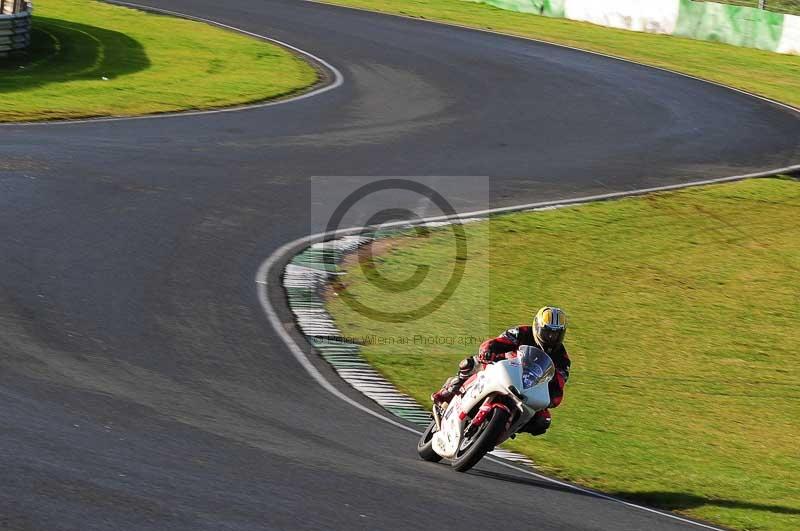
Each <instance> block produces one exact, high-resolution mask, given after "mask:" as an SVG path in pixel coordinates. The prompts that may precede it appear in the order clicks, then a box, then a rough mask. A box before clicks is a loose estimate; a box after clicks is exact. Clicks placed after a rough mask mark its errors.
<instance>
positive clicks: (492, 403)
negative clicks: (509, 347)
mask: <svg viewBox="0 0 800 531" xmlns="http://www.w3.org/2000/svg"><path fill="white" fill-rule="evenodd" d="M554 375H555V365H554V364H553V360H551V359H550V356H548V355H547V354H546V353H545V352H544V351H543V350H541V349H538V348H536V347H532V346H528V345H523V346H521V347H520V348H519V349H518V350H517V351H516V352H515V353H511V354H510V355H507V359H505V360H501V361H498V362H495V363H492V364H491V365H488V366H487V367H486V368H485V369H484V370H482V371H480V372H479V373H477V374H475V375H473V376H472V377H470V379H469V380H467V381H466V382H464V384H463V385H462V386H461V389H460V392H459V393H457V395H456V396H455V397H454V398H453V399H452V400H451V401H450V403H449V404H447V405H446V407H444V409H442V408H441V407H440V406H437V405H436V404H434V406H433V418H432V420H431V423H430V424H429V425H428V428H427V429H426V430H425V432H424V433H423V434H422V437H421V438H420V440H419V443H417V452H418V453H419V456H420V457H421V458H422V459H424V460H426V461H432V462H438V461H441V460H442V459H449V460H450V463H451V465H452V466H453V468H454V469H456V470H457V471H459V472H466V471H467V470H469V469H470V468H472V467H473V466H475V465H476V464H477V463H478V461H480V460H481V459H482V458H483V456H484V455H486V454H487V453H488V452H490V451H492V450H493V449H494V447H495V446H497V445H499V444H500V443H502V442H503V441H505V440H506V439H508V438H512V437H514V436H516V434H517V432H518V431H519V429H520V428H522V427H523V426H525V424H527V423H528V421H530V420H531V418H533V416H534V415H535V414H536V412H537V411H540V410H542V409H545V408H546V407H548V406H549V405H550V390H549V386H548V384H549V383H550V380H552V379H553V376H554Z"/></svg>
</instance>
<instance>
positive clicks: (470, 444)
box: [451, 408, 509, 472]
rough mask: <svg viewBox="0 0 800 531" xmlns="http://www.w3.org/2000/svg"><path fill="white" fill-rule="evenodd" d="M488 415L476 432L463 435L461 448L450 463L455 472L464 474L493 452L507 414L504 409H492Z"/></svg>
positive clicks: (503, 428) (503, 427)
mask: <svg viewBox="0 0 800 531" xmlns="http://www.w3.org/2000/svg"><path fill="white" fill-rule="evenodd" d="M489 415H490V417H489V418H487V419H486V420H485V421H484V422H483V424H481V425H480V426H479V427H478V428H477V430H476V431H474V432H473V433H472V434H470V433H469V432H467V433H465V434H464V440H463V441H462V443H461V447H460V448H459V449H458V452H456V455H455V457H454V458H453V460H452V462H451V464H452V465H453V468H454V469H456V471H458V472H466V471H467V470H469V469H470V468H472V467H473V466H475V465H476V464H477V463H478V461H480V460H481V459H483V456H484V455H486V454H487V453H489V452H491V451H492V450H494V447H495V444H497V441H498V440H499V439H500V436H501V435H502V434H503V432H504V431H505V429H506V423H507V422H508V417H509V413H508V411H506V410H504V409H500V408H494V409H493V410H492V412H491V413H489Z"/></svg>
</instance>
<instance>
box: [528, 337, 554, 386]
mask: <svg viewBox="0 0 800 531" xmlns="http://www.w3.org/2000/svg"><path fill="white" fill-rule="evenodd" d="M519 357H520V358H521V360H522V386H523V388H524V389H530V388H532V387H536V386H537V385H540V384H542V383H547V382H549V381H550V380H552V379H553V376H555V373H556V367H555V365H554V364H553V360H551V359H550V356H548V355H547V354H546V353H545V352H544V351H543V350H541V349H538V348H536V347H531V346H528V345H525V346H523V347H520V349H519Z"/></svg>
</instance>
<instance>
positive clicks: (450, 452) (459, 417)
mask: <svg viewBox="0 0 800 531" xmlns="http://www.w3.org/2000/svg"><path fill="white" fill-rule="evenodd" d="M548 383H549V379H546V380H543V381H541V382H540V383H538V384H537V385H535V386H533V387H531V388H529V389H524V388H523V383H522V363H521V361H520V359H519V358H514V359H508V360H503V361H498V362H496V363H493V364H492V365H489V366H488V367H486V369H484V370H483V371H481V372H480V373H478V376H477V377H476V378H475V380H473V382H472V383H471V384H470V385H469V387H468V388H467V390H466V391H465V392H464V394H463V395H462V396H456V397H455V398H454V399H453V400H452V401H451V402H450V404H449V406H448V407H447V410H446V411H445V412H444V414H443V415H442V418H441V428H440V430H439V431H437V432H436V433H435V434H434V435H433V439H432V441H431V442H432V447H433V450H434V451H435V452H436V453H437V454H439V455H440V456H442V457H444V458H452V457H454V456H455V455H456V453H457V452H458V448H459V446H460V444H461V440H462V436H463V434H464V429H465V427H466V426H467V424H468V423H469V422H470V413H471V412H472V413H474V411H473V410H475V409H477V408H478V407H480V405H481V404H483V403H484V401H485V400H486V399H487V398H488V397H490V396H494V395H502V396H508V397H510V398H511V401H512V402H514V403H516V404H517V407H516V410H512V412H511V413H512V415H513V417H512V418H514V422H513V424H512V425H511V427H510V429H509V430H508V432H507V434H506V436H505V438H507V437H509V436H510V435H512V434H514V433H516V432H517V430H518V429H519V428H521V427H522V426H524V425H525V424H527V423H528V421H529V420H530V419H531V417H533V415H534V414H535V413H536V412H537V411H539V410H541V409H545V408H546V407H548V406H549V405H550V391H549V389H548ZM512 386H513V388H515V389H516V390H517V391H518V392H522V396H523V399H524V400H520V399H519V398H517V397H516V396H514V394H513V393H512V392H511V391H510V388H511V387H512Z"/></svg>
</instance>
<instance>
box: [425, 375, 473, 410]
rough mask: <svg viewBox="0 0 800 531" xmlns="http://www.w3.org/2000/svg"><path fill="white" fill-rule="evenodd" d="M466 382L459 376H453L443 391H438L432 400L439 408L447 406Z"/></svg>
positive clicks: (443, 387) (445, 383)
mask: <svg viewBox="0 0 800 531" xmlns="http://www.w3.org/2000/svg"><path fill="white" fill-rule="evenodd" d="M464 381H465V380H462V379H461V378H460V377H459V376H453V377H452V378H448V379H447V381H446V382H444V385H443V386H442V388H441V389H439V390H438V391H436V392H435V393H433V394H432V395H431V400H433V403H434V404H436V405H437V406H441V405H442V404H446V403H447V402H450V401H451V400H452V399H453V397H454V396H456V393H457V392H458V390H459V389H460V388H461V384H463V383H464Z"/></svg>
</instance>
